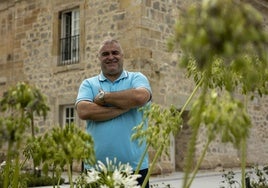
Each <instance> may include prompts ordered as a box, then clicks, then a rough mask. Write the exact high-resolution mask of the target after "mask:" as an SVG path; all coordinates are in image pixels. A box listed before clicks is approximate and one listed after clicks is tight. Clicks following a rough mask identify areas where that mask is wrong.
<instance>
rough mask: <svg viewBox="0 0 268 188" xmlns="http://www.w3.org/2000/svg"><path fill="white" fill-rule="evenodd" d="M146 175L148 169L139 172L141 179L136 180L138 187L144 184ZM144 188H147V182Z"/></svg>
mask: <svg viewBox="0 0 268 188" xmlns="http://www.w3.org/2000/svg"><path fill="white" fill-rule="evenodd" d="M147 173H148V168H146V169H143V170H140V171H139V174H140V175H141V177H139V178H138V179H137V180H138V185H140V186H142V183H143V182H144V180H145V177H146V175H147ZM145 188H149V181H148V182H147V184H146V186H145Z"/></svg>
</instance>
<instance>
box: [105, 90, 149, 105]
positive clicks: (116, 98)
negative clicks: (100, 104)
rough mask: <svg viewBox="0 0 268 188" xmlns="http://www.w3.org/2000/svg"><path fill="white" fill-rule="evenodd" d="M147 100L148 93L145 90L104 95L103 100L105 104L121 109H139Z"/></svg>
mask: <svg viewBox="0 0 268 188" xmlns="http://www.w3.org/2000/svg"><path fill="white" fill-rule="evenodd" d="M149 100H150V93H149V91H148V90H147V89H145V88H139V89H129V90H124V91H119V92H111V93H106V94H105V98H104V101H105V103H106V104H110V105H112V106H116V107H118V108H122V109H126V108H128V109H129V108H134V107H140V106H143V105H144V104H146V103H147V102H148V101H149Z"/></svg>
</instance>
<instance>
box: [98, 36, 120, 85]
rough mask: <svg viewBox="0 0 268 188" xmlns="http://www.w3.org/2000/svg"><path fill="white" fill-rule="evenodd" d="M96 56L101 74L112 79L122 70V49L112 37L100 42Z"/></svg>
mask: <svg viewBox="0 0 268 188" xmlns="http://www.w3.org/2000/svg"><path fill="white" fill-rule="evenodd" d="M98 58H99V60H100V63H101V70H102V72H103V74H104V75H105V76H106V77H107V78H108V79H110V80H111V81H114V80H115V79H117V78H118V77H119V76H120V75H121V73H122V71H123V61H124V57H123V50H122V48H121V45H120V43H119V42H118V41H117V40H114V39H108V40H105V41H103V42H102V43H101V45H100V48H99V52H98Z"/></svg>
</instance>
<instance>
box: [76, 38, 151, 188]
mask: <svg viewBox="0 0 268 188" xmlns="http://www.w3.org/2000/svg"><path fill="white" fill-rule="evenodd" d="M98 59H99V60H100V66H101V73H100V74H99V75H97V76H94V77H91V78H88V79H85V80H84V81H83V82H82V84H81V85H80V88H79V92H78V96H77V99H76V108H77V113H78V116H79V117H80V118H81V119H83V120H86V121H87V131H88V133H89V134H91V135H92V137H93V139H94V144H95V153H96V159H97V160H100V161H102V162H103V163H105V161H106V158H107V157H108V158H109V159H110V160H113V159H114V158H116V159H117V161H118V162H119V161H120V162H121V163H123V164H126V163H129V164H130V165H131V166H132V168H133V169H136V168H137V165H138V163H139V161H140V159H141V156H142V154H143V152H144V150H145V147H146V143H143V145H141V146H139V144H138V141H137V140H135V141H132V140H131V135H132V134H133V127H135V126H137V125H139V124H140V123H141V122H142V121H143V111H142V110H140V107H143V106H145V105H147V104H148V103H149V102H150V100H151V88H150V84H149V82H148V79H147V78H146V77H145V76H144V75H143V74H142V73H140V72H128V71H126V70H124V69H123V61H124V55H123V50H122V48H121V45H120V43H119V42H118V41H117V40H113V39H109V40H105V41H104V42H103V43H102V44H101V46H100V48H99V52H98ZM146 127H147V123H146V126H145V128H146ZM148 166H149V161H148V153H147V155H146V157H145V159H144V160H143V162H142V165H141V168H140V171H139V174H141V176H142V177H141V178H139V179H138V182H139V185H142V183H143V181H144V178H145V176H146V174H147V171H148ZM85 168H89V166H87V165H85ZM146 187H148V188H149V183H148V184H147V186H146Z"/></svg>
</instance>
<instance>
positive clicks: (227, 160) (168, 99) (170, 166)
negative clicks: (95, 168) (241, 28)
mask: <svg viewBox="0 0 268 188" xmlns="http://www.w3.org/2000/svg"><path fill="white" fill-rule="evenodd" d="M195 2H198V1H196V0H191V1H184V0H172V1H170V0H164V1H163V0H118V1H107V0H76V1H73V0H64V1H63V0H49V1H43V0H1V2H0V15H1V16H0V23H1V28H0V36H1V43H0V95H2V94H3V91H5V90H6V89H7V88H8V86H10V85H13V84H15V83H16V82H18V81H26V82H29V83H31V84H34V85H36V86H37V87H38V88H39V89H40V90H41V91H42V92H43V93H44V94H45V95H46V96H47V98H48V102H49V106H50V108H51V111H50V112H49V114H48V118H47V120H46V121H45V122H44V121H42V120H40V121H38V126H39V127H40V130H41V131H40V132H41V133H42V132H45V131H47V130H49V129H51V128H52V127H53V126H57V125H58V123H59V121H60V119H59V116H60V114H59V109H60V106H61V105H66V104H74V101H75V98H76V94H77V89H78V87H79V85H80V83H81V81H82V80H83V79H84V78H86V77H90V76H93V75H96V74H98V73H99V71H100V68H99V64H98V61H97V58H96V51H97V49H98V45H99V43H100V42H101V41H102V40H103V39H104V38H105V37H108V36H112V37H114V38H117V39H119V40H120V42H121V44H122V47H123V49H124V56H125V68H126V69H128V70H130V71H141V72H143V73H144V74H145V75H147V76H148V78H149V80H150V83H151V86H152V90H153V101H154V102H156V103H159V104H162V105H163V106H169V105H170V104H174V105H176V106H177V107H178V108H181V106H182V105H183V104H184V102H185V101H186V99H187V96H188V95H189V93H191V91H192V89H193V82H192V81H191V80H189V79H187V78H186V77H185V74H184V70H181V69H179V68H178V65H177V64H178V62H177V55H176V54H171V53H169V52H168V50H167V46H166V42H167V39H168V38H169V37H170V36H171V35H172V33H173V25H174V23H175V20H176V19H177V18H178V13H179V11H182V10H184V9H185V8H186V7H187V6H188V5H189V4H191V3H195ZM263 2H264V1H263ZM264 3H265V2H264ZM255 6H256V5H255ZM258 6H260V5H258ZM74 7H78V8H79V10H80V49H81V53H80V61H79V63H78V64H72V65H65V66H58V58H59V55H58V46H59V31H60V27H59V25H60V21H59V15H60V12H62V11H64V10H68V9H72V8H74ZM263 9H264V6H261V11H262V12H263V13H265V11H264V10H263ZM265 10H266V9H265ZM265 20H266V23H267V15H265ZM267 108H268V101H267V98H263V99H259V101H253V103H250V105H249V111H250V112H251V114H252V119H253V124H254V127H253V130H252V132H251V137H250V140H249V143H248V149H249V150H248V163H249V164H252V163H267V159H268V157H267V154H268V144H266V142H268V138H267V135H268V134H267V129H266V126H267V122H268V115H267ZM77 123H78V124H79V125H80V126H84V122H83V121H81V120H77ZM185 129H187V127H185ZM185 131H186V133H187V134H184V135H183V137H182V135H181V134H179V135H177V136H176V138H175V143H174V148H175V154H176V155H175V156H171V157H163V158H162V160H160V161H159V164H158V165H157V168H156V173H164V172H170V171H174V170H175V169H177V170H181V169H182V161H183V158H184V154H185V148H186V144H187V139H188V137H189V136H187V135H190V131H189V130H188V129H187V130H185ZM205 137H206V135H205V134H201V136H200V138H199V142H198V144H197V146H196V147H197V153H196V156H198V154H199V153H198V152H199V149H198V148H201V147H202V145H203V144H204V142H203V140H204V138H205ZM171 149H172V148H171ZM256 153H258V155H256ZM152 155H153V151H151V155H150V156H152ZM238 157H239V155H238V153H237V151H236V150H235V149H233V148H232V146H229V145H222V144H221V143H220V141H217V142H215V143H213V144H212V146H211V147H210V148H209V151H208V154H207V156H206V159H205V162H204V164H203V166H202V167H203V168H215V167H217V166H219V165H220V166H234V165H239V160H238Z"/></svg>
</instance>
